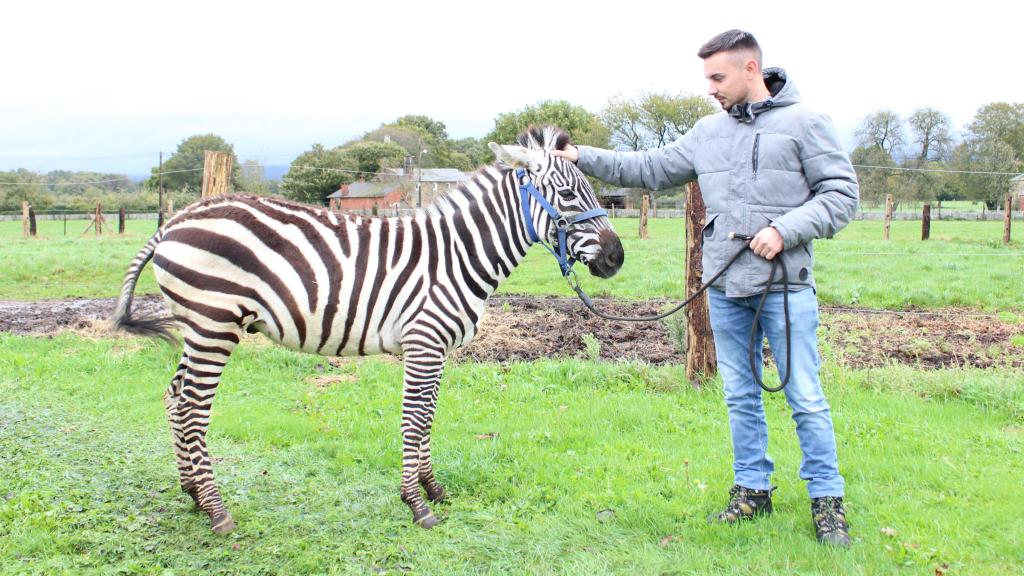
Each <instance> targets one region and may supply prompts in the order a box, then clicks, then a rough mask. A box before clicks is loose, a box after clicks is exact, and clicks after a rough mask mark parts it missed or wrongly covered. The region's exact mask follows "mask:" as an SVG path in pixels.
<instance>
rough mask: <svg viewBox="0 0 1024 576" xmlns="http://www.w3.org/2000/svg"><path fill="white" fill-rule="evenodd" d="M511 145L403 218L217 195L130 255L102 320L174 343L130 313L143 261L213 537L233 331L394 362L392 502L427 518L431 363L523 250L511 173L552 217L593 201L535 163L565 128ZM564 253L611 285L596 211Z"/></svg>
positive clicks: (610, 264)
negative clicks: (216, 402)
mask: <svg viewBox="0 0 1024 576" xmlns="http://www.w3.org/2000/svg"><path fill="white" fill-rule="evenodd" d="M520 141H521V143H522V144H523V146H504V147H497V148H496V149H497V151H498V156H499V161H500V162H499V163H498V164H496V165H494V166H485V167H483V168H481V169H480V170H479V171H478V172H477V173H476V174H474V176H473V177H472V178H471V179H470V180H469V181H468V182H466V183H465V184H463V185H461V186H459V187H458V188H457V189H456V190H454V191H452V192H451V193H449V194H448V195H446V196H444V197H441V198H439V199H438V201H437V202H435V204H434V206H432V207H431V208H430V209H427V210H422V211H419V212H417V213H416V214H415V215H414V216H410V217H403V218H361V217H353V216H346V215H338V214H335V213H332V212H329V211H327V210H325V209H323V208H320V207H315V206H308V205H304V204H299V203H295V202H289V201H286V200H282V199H278V198H264V197H253V196H225V197H219V198H213V199H208V200H204V201H201V202H198V203H196V204H193V205H191V206H189V207H188V208H186V209H185V210H184V211H183V212H181V213H179V214H178V215H176V216H175V217H174V218H172V219H171V220H170V221H168V223H167V224H166V225H165V226H164V227H163V228H162V229H161V230H160V231H159V232H158V233H157V234H156V235H155V236H153V238H152V239H150V241H149V242H148V243H147V244H146V246H145V247H144V248H143V249H142V250H141V251H140V252H139V254H138V255H137V256H136V257H135V260H134V261H133V262H132V264H131V266H130V267H129V269H128V273H127V275H126V277H125V280H124V285H123V288H122V291H121V297H120V300H119V302H118V307H117V310H116V312H115V314H114V317H113V323H114V325H115V326H116V327H118V328H121V329H125V330H128V331H132V332H136V333H142V334H146V335H150V336H153V335H155V336H162V337H165V338H172V336H171V334H170V332H169V331H168V326H167V325H166V323H161V322H159V321H154V320H146V319H134V318H132V316H131V302H132V293H133V291H134V288H135V284H136V281H137V280H138V277H139V274H140V272H141V271H142V269H143V267H144V266H145V265H146V263H147V262H148V261H150V260H152V261H153V264H154V268H155V273H156V278H157V283H158V284H159V286H160V289H161V291H162V292H163V294H164V296H165V299H166V301H167V303H168V306H169V308H170V311H171V314H172V316H173V319H174V323H175V324H176V325H177V326H178V328H180V330H181V334H182V337H183V340H184V353H183V354H182V358H181V362H180V364H179V366H178V369H177V371H176V373H175V375H174V378H173V379H172V380H171V383H170V386H168V388H167V392H166V394H165V403H166V408H167V414H168V420H169V422H170V426H171V430H172V434H173V437H174V446H175V454H176V456H177V461H178V468H179V475H180V481H181V486H182V489H183V490H185V491H186V492H188V493H189V494H190V495H191V496H192V497H193V499H194V500H195V502H196V505H197V506H198V507H199V508H201V509H203V510H204V511H206V512H207V513H208V514H209V516H210V519H211V523H212V526H213V529H214V530H215V531H217V532H227V531H230V530H231V529H232V528H233V527H234V522H233V520H232V519H231V516H230V514H229V513H228V511H227V510H226V508H225V507H224V504H223V502H222V500H221V497H220V495H219V493H218V491H217V488H216V486H215V484H214V480H213V470H212V466H211V464H210V456H209V453H208V451H207V448H206V440H205V437H206V430H207V426H208V424H209V420H210V410H211V405H212V402H213V397H214V393H215V391H216V388H217V384H218V382H219V381H220V376H221V373H222V371H223V370H224V367H225V365H226V364H227V361H228V358H229V357H230V355H231V352H232V350H233V349H234V347H235V346H236V345H237V344H238V343H239V342H240V340H241V336H242V334H243V332H261V333H263V334H265V335H266V336H267V337H269V338H270V339H271V340H274V341H276V342H279V343H281V344H283V345H285V346H287V347H289V348H292V349H295V350H302V351H304V352H310V353H316V354H323V355H329V356H334V355H346V356H350V355H363V354H376V353H382V352H388V353H394V354H402V356H403V357H404V363H405V383H404V384H405V385H404V392H403V404H402V406H403V410H402V439H403V457H402V486H401V496H402V500H403V501H405V502H406V503H407V504H408V505H409V507H410V508H411V509H412V512H413V519H414V521H415V522H416V523H418V524H420V525H422V526H424V527H430V526H433V525H434V524H435V523H436V522H437V519H436V518H435V517H434V515H433V514H432V513H431V512H430V510H429V508H428V507H427V505H426V503H425V502H424V500H423V497H422V495H421V493H420V490H419V487H420V486H422V487H423V489H424V490H425V491H426V495H427V499H429V500H431V501H434V502H437V501H440V500H441V499H442V498H443V497H444V488H443V487H442V486H441V485H440V484H439V483H438V482H437V480H436V478H435V476H434V472H433V468H432V466H431V461H430V429H431V425H432V423H433V419H434V413H435V408H436V404H437V390H438V381H439V379H440V376H441V371H442V368H443V366H444V362H445V358H446V357H447V356H448V354H449V353H450V352H451V351H452V350H454V349H455V348H457V347H459V346H462V345H464V344H467V343H468V342H469V341H470V340H472V338H473V337H474V335H475V334H476V330H477V327H478V326H479V323H480V318H481V315H482V314H483V311H484V304H485V301H486V299H487V298H488V296H490V295H491V294H492V293H493V292H494V290H495V289H496V288H497V287H498V285H499V284H500V283H501V282H502V280H504V279H505V278H507V277H508V275H509V274H510V273H511V272H512V270H513V269H514V268H515V267H516V266H517V265H518V264H519V262H520V261H522V259H523V257H524V256H525V255H526V252H527V250H528V249H529V248H530V245H531V242H530V240H529V237H528V235H527V232H526V228H525V225H524V214H523V208H522V204H521V200H520V195H519V182H517V179H516V175H515V171H514V170H513V169H512V168H514V167H517V166H521V167H525V168H526V169H527V171H528V177H529V178H530V179H532V180H533V182H534V184H535V185H536V186H537V188H538V189H540V190H541V192H542V194H544V196H545V197H546V198H547V200H548V201H549V202H551V203H552V204H553V205H554V206H555V207H556V208H557V209H558V210H559V211H560V212H562V213H564V214H567V215H571V214H575V213H580V212H584V211H586V210H589V209H591V208H594V207H596V206H597V200H596V198H595V196H594V193H593V191H592V190H591V188H590V186H589V184H588V183H587V180H586V178H585V177H583V175H582V174H581V173H580V172H579V171H578V170H577V169H576V168H575V166H573V165H572V164H570V163H568V162H566V161H565V160H563V159H561V158H557V157H554V156H551V155H548V154H547V151H548V150H551V149H560V148H564V147H565V145H566V144H567V143H568V138H567V137H565V135H564V133H562V132H561V131H558V130H556V129H551V128H546V129H543V130H539V129H531V131H530V132H528V133H526V134H524V135H523V136H521V139H520ZM529 217H530V218H532V220H533V222H534V225H535V228H536V229H537V230H538V232H539V233H541V234H544V235H546V236H547V238H548V239H549V240H553V238H554V235H553V234H552V231H553V228H554V227H553V226H552V225H551V221H550V218H549V217H548V215H547V214H546V213H545V212H544V210H542V209H540V207H538V206H537V205H535V204H534V203H531V205H530V214H529ZM567 244H568V252H569V254H570V255H571V256H573V257H575V258H577V259H578V260H579V261H580V262H582V263H583V264H586V265H587V266H588V267H589V268H590V270H591V272H592V273H593V274H595V275H598V276H601V277H608V276H611V275H612V274H614V273H615V272H616V271H617V270H618V268H619V266H621V264H622V257H623V254H622V246H621V244H620V243H619V240H618V237H617V236H616V235H615V233H614V231H613V230H612V228H611V226H610V225H609V224H608V221H607V219H606V218H604V217H599V218H595V219H592V220H588V221H586V222H582V223H579V224H576V225H574V227H573V229H572V230H570V233H569V235H568V238H567ZM553 265H554V264H553Z"/></svg>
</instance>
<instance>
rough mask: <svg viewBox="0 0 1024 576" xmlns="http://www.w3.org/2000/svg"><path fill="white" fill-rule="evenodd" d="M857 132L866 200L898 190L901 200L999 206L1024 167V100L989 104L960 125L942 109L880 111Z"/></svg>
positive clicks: (881, 198)
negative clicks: (903, 114) (902, 112)
mask: <svg viewBox="0 0 1024 576" xmlns="http://www.w3.org/2000/svg"><path fill="white" fill-rule="evenodd" d="M856 139H857V142H856V144H857V147H856V148H855V149H854V151H853V153H852V155H851V159H852V160H853V163H854V165H855V167H856V170H857V177H858V179H859V181H860V192H861V200H862V203H863V204H866V205H869V206H870V205H880V204H882V203H883V202H884V201H885V197H886V195H887V194H892V195H893V198H894V200H895V201H896V202H900V201H915V202H931V201H939V202H942V201H946V200H971V201H976V202H983V203H984V204H985V206H987V207H988V208H989V209H995V208H999V207H1001V206H1002V203H1003V200H1004V198H1005V196H1006V193H1007V192H1008V191H1009V186H1010V179H1011V178H1013V175H1012V174H1009V173H1021V172H1022V171H1024V104H1021V103H1015V104H1010V103H1005V102H995V103H992V104H986V105H985V106H982V107H981V108H979V109H978V111H977V113H976V114H975V115H974V118H973V119H972V120H971V122H970V123H968V124H967V126H965V127H964V129H963V131H960V132H958V131H957V130H956V128H955V127H954V126H953V121H952V119H951V118H950V116H949V115H948V114H946V113H944V112H942V111H940V110H937V109H935V108H931V107H922V108H918V109H916V110H914V112H913V113H911V115H910V116H908V117H907V118H903V117H901V116H900V115H899V114H898V113H896V112H894V111H892V110H877V111H875V112H872V113H870V114H868V115H867V116H865V117H864V118H863V119H862V120H861V122H860V124H859V126H858V127H857V130H856ZM998 173H1001V174H998Z"/></svg>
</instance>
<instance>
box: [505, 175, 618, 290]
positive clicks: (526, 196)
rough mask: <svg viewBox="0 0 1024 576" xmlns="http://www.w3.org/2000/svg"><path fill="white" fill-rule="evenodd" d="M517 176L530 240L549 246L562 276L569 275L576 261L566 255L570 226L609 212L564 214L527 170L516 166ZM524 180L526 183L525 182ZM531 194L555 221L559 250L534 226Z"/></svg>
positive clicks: (594, 211)
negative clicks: (541, 191)
mask: <svg viewBox="0 0 1024 576" xmlns="http://www.w3.org/2000/svg"><path fill="white" fill-rule="evenodd" d="M516 178H517V179H518V180H519V198H520V200H521V201H522V203H523V219H524V220H526V231H527V232H528V233H529V234H530V240H532V241H534V242H540V243H541V245H543V246H544V247H545V248H547V249H548V252H551V255H552V256H554V257H555V258H556V259H557V260H558V267H559V268H560V269H561V270H562V276H568V275H569V273H570V272H572V265H573V264H575V263H576V259H575V258H572V257H566V253H565V245H566V241H565V237H566V233H567V232H568V231H569V227H570V226H572V225H573V224H577V223H579V222H583V221H584V220H590V219H592V218H597V217H599V216H607V215H608V212H607V211H606V210H605V209H604V208H594V209H592V210H587V211H586V212H582V213H580V214H573V215H571V216H563V215H562V214H561V213H560V212H559V211H558V210H556V209H555V207H554V206H552V205H551V203H550V202H548V201H547V199H545V198H544V196H543V195H542V194H541V193H540V190H537V187H536V186H534V185H533V182H532V181H531V180H530V179H529V178H527V177H526V170H523V169H522V168H516ZM524 180H525V182H526V183H525V184H524V183H523V181H524ZM530 196H533V198H534V200H536V201H537V204H540V207H541V208H543V209H544V211H545V212H547V213H548V216H549V217H550V218H551V221H552V222H554V223H555V228H556V230H557V232H558V252H555V250H554V249H553V248H551V245H549V244H548V243H547V242H545V241H543V240H541V239H540V237H539V236H537V229H536V228H534V227H533V218H531V217H530Z"/></svg>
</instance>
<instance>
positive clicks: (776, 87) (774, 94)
mask: <svg viewBox="0 0 1024 576" xmlns="http://www.w3.org/2000/svg"><path fill="white" fill-rule="evenodd" d="M761 74H763V75H764V84H765V86H767V87H768V93H769V94H771V96H769V97H768V98H766V99H764V100H761V101H760V102H745V103H743V104H735V105H733V107H732V108H730V109H729V116H732V117H733V118H735V119H736V120H737V121H739V122H744V123H746V124H750V123H751V122H753V121H754V118H756V117H757V115H758V114H760V113H762V112H765V111H767V110H771V109H772V108H776V107H779V106H789V105H790V104H796V103H797V102H799V101H800V92H799V91H798V90H797V89H796V86H794V85H793V81H792V80H790V79H789V78H788V77H787V76H786V71H785V70H783V69H782V68H765V69H764V70H762V71H761Z"/></svg>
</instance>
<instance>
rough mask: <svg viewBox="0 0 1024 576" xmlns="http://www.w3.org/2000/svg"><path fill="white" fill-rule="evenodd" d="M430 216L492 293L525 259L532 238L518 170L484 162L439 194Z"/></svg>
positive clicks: (458, 257) (467, 268)
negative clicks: (460, 182) (519, 184)
mask: <svg viewBox="0 0 1024 576" xmlns="http://www.w3.org/2000/svg"><path fill="white" fill-rule="evenodd" d="M427 217H428V218H429V219H430V220H432V221H435V222H436V223H437V224H438V225H439V226H441V227H444V228H446V229H447V230H448V231H449V238H450V241H449V242H450V244H451V245H452V248H453V251H452V256H453V259H454V260H455V261H457V262H461V264H462V266H463V268H464V269H465V271H466V272H469V273H470V274H472V275H475V276H478V277H480V279H481V280H483V281H484V282H485V283H486V284H487V285H489V287H490V289H489V290H488V291H487V292H488V294H490V293H492V292H493V290H494V289H496V288H497V286H498V284H500V283H501V282H502V281H503V280H505V279H506V278H508V276H509V274H511V272H512V270H513V269H514V268H515V267H516V266H518V265H519V263H520V262H522V260H523V258H524V257H525V256H526V252H527V251H528V250H529V248H530V245H531V244H532V242H531V241H530V239H529V236H528V234H527V231H526V226H525V223H524V221H523V209H522V205H521V202H520V199H519V188H518V185H517V183H516V181H515V178H514V172H511V171H509V170H501V169H498V168H496V167H494V166H485V167H484V168H482V169H481V170H479V171H478V172H476V173H475V174H474V175H473V176H472V178H470V180H468V181H466V182H464V183H462V184H460V185H459V186H458V187H457V188H456V189H454V190H452V191H451V192H449V193H447V194H445V195H444V196H441V197H439V198H437V199H436V200H435V201H434V203H433V205H432V206H431V207H430V208H429V209H428V210H427Z"/></svg>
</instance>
